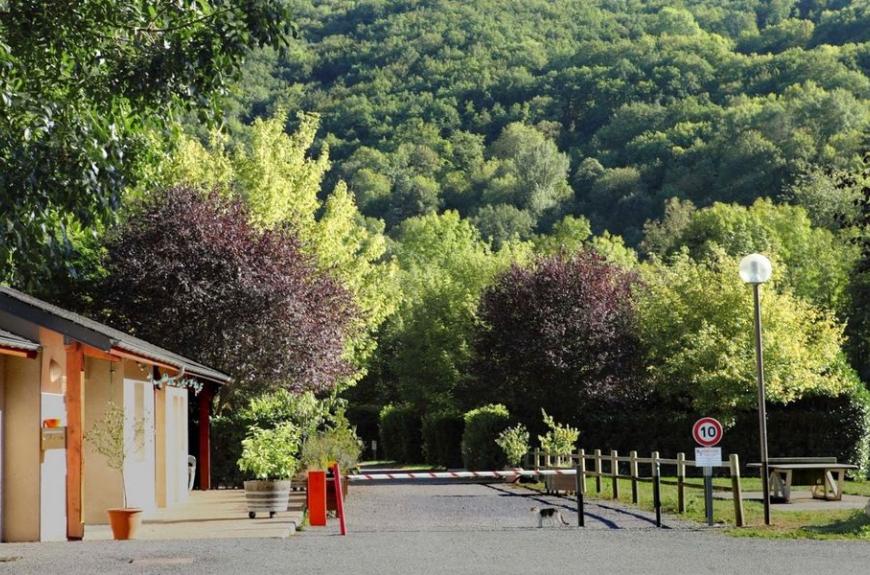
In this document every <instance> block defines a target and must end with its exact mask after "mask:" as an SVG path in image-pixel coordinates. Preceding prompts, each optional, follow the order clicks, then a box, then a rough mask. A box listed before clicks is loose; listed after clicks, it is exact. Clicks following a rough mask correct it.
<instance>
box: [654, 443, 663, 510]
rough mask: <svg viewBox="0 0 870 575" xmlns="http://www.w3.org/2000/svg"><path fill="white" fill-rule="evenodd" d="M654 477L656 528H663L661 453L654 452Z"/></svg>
mask: <svg viewBox="0 0 870 575" xmlns="http://www.w3.org/2000/svg"><path fill="white" fill-rule="evenodd" d="M652 476H653V506H654V507H655V510H656V527H661V526H662V478H661V462H660V461H659V452H658V451H653V452H652Z"/></svg>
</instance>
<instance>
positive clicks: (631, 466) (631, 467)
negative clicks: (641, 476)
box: [628, 451, 639, 505]
mask: <svg viewBox="0 0 870 575" xmlns="http://www.w3.org/2000/svg"><path fill="white" fill-rule="evenodd" d="M628 457H629V458H630V459H631V461H629V462H628V472H629V474H630V475H631V502H632V503H634V504H635V505H637V504H638V502H639V498H638V495H637V477H638V473H637V451H629V452H628Z"/></svg>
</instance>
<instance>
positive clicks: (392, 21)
mask: <svg viewBox="0 0 870 575" xmlns="http://www.w3.org/2000/svg"><path fill="white" fill-rule="evenodd" d="M293 11H294V14H295V19H296V25H297V27H298V29H297V34H296V38H295V40H294V41H293V42H292V43H291V47H290V48H289V49H288V50H287V51H286V52H283V53H280V54H279V53H278V52H277V51H275V50H273V49H270V48H267V49H265V50H261V51H258V52H257V53H256V54H255V56H254V57H253V58H252V59H250V60H249V62H248V64H247V66H246V68H245V70H244V79H243V81H242V82H241V84H240V87H239V89H238V91H237V92H236V95H235V97H234V98H233V101H232V103H231V105H230V106H229V116H230V119H229V123H230V126H231V127H232V128H234V129H235V130H236V132H238V131H240V130H241V125H242V124H247V123H250V121H251V120H252V119H253V118H255V117H257V116H262V115H269V114H270V113H271V112H272V111H273V110H275V109H276V108H282V107H283V108H286V109H289V110H293V111H295V110H305V111H308V112H318V113H320V114H321V115H322V125H321V131H320V133H319V136H320V138H319V142H320V144H321V145H328V146H329V149H330V157H331V159H332V161H333V168H332V170H331V172H330V175H329V178H330V179H331V180H333V181H335V180H337V179H338V178H343V179H345V180H346V181H347V182H348V184H349V186H350V189H351V191H352V192H353V193H354V194H355V196H356V198H357V201H358V203H359V205H360V208H361V210H362V211H363V213H364V214H366V215H369V216H374V217H378V218H382V219H384V220H385V221H386V223H387V226H388V229H390V228H394V227H395V226H396V225H397V224H399V223H400V222H401V221H403V220H404V219H407V218H409V217H412V216H416V215H420V214H424V213H429V212H436V211H441V210H445V209H456V210H458V211H459V212H460V214H462V215H463V216H466V217H469V218H472V219H473V221H474V222H475V223H476V225H477V226H478V228H479V229H480V230H481V231H482V232H483V233H484V235H485V236H488V237H490V238H492V239H493V240H494V241H495V242H496V243H497V244H498V243H499V242H501V241H504V240H505V239H507V238H508V237H510V236H514V235H516V236H518V237H519V238H521V239H525V238H528V237H530V236H531V235H532V234H533V233H534V232H546V231H548V230H549V229H550V228H551V226H552V225H553V223H554V222H556V221H558V220H560V219H561V218H562V217H563V216H564V215H566V214H575V215H581V214H582V215H585V216H586V217H588V218H589V219H590V221H591V223H592V227H593V231H594V232H596V233H600V232H602V231H603V230H608V231H610V232H611V233H616V234H620V235H623V236H624V237H625V239H626V240H627V241H628V243H629V244H632V245H635V244H637V243H638V242H639V241H640V240H641V239H642V229H643V225H644V222H645V221H646V220H647V219H650V218H657V217H659V216H661V215H662V213H663V209H664V201H665V199H666V198H670V197H679V198H683V199H689V200H691V201H692V202H694V203H695V205H697V206H705V205H708V204H710V203H712V202H713V201H723V202H738V203H742V204H749V203H751V202H752V201H753V200H754V199H755V198H758V197H772V198H779V199H787V200H794V199H797V200H798V201H799V202H803V203H806V204H808V205H812V203H813V202H817V203H818V202H819V201H820V198H819V197H818V195H819V194H820V193H826V191H827V193H830V194H836V192H835V191H832V188H833V186H832V185H831V177H832V174H835V173H836V172H837V171H838V170H847V171H848V170H854V169H855V166H856V164H857V162H858V160H859V158H860V150H861V147H862V133H865V132H866V129H867V125H868V119H870V105H868V95H870V78H868V73H870V3H868V2H867V1H866V0H858V1H855V2H849V1H845V0H817V1H813V0H801V1H798V2H789V1H785V0H739V1H734V0H686V1H682V2H681V1H674V0H668V1H653V2H647V1H640V0H626V1H617V0H598V1H586V0H583V1H579V0H524V1H523V2H513V1H511V2H505V1H498V0H419V1H414V0H411V1H407V0H363V1H344V0H326V1H319V2H301V1H299V0H296V1H295V2H294V4H293ZM292 127H293V126H291V128H292ZM822 200H830V201H833V200H834V198H833V197H826V198H822Z"/></svg>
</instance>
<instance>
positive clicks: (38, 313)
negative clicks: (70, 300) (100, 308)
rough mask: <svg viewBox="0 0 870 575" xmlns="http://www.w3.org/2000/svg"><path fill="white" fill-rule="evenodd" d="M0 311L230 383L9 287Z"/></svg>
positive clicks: (0, 293)
mask: <svg viewBox="0 0 870 575" xmlns="http://www.w3.org/2000/svg"><path fill="white" fill-rule="evenodd" d="M0 310H3V311H6V312H8V313H10V314H12V315H14V316H17V317H20V318H22V319H25V320H28V321H31V322H33V323H35V324H37V325H41V326H43V327H46V328H48V329H51V330H54V331H56V332H58V333H62V334H64V335H65V336H67V337H69V338H71V339H74V340H76V341H80V342H82V343H86V344H88V345H90V346H93V347H95V348H97V349H99V350H102V351H105V352H110V351H111V350H112V349H113V348H116V349H120V350H122V351H126V352H127V353H131V354H134V355H137V356H140V357H142V358H144V359H151V360H154V361H156V362H160V363H165V364H167V365H170V366H172V367H175V368H177V369H179V370H180V369H182V368H184V370H185V373H187V374H189V375H191V376H194V377H200V378H203V379H208V380H210V381H213V382H215V383H228V382H229V381H230V376H228V375H227V374H225V373H223V372H220V371H218V370H216V369H213V368H211V367H208V366H206V365H203V364H201V363H199V362H197V361H194V360H192V359H189V358H186V357H184V356H182V355H178V354H177V353H174V352H172V351H169V350H168V349H164V348H162V347H159V346H156V345H154V344H152V343H148V342H147V341H145V340H142V339H139V338H138V337H134V336H132V335H129V334H126V333H124V332H122V331H119V330H117V329H115V328H112V327H109V326H107V325H105V324H102V323H99V322H97V321H94V320H92V319H90V318H87V317H85V316H82V315H79V314H77V313H73V312H71V311H69V310H66V309H63V308H60V307H57V306H56V305H52V304H50V303H48V302H45V301H42V300H40V299H37V298H35V297H32V296H29V295H27V294H25V293H23V292H20V291H18V290H15V289H12V288H9V287H2V286H0Z"/></svg>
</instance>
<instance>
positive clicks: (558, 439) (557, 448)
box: [538, 409, 580, 491]
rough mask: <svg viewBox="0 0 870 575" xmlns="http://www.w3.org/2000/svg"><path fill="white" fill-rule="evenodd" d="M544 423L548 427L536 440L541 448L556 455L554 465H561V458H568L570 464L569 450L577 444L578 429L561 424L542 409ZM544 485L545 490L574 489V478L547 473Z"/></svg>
mask: <svg viewBox="0 0 870 575" xmlns="http://www.w3.org/2000/svg"><path fill="white" fill-rule="evenodd" d="M541 413H543V414H544V424H546V426H547V427H549V428H550V431H548V432H547V433H546V434H544V435H539V436H538V441H540V442H541V450H542V451H543V452H544V453H545V454H547V455H550V456H555V457H556V466H557V467H558V466H561V465H562V458H563V457H567V458H568V464H569V465H570V464H571V452H572V451H573V450H574V446H575V445H576V444H577V439H578V438H579V437H580V430H579V429H577V428H574V427H571V426H570V425H561V424H559V423H556V421H555V420H554V419H553V418H552V417H551V416H549V415H547V412H546V411H544V410H543V409H542V410H541ZM544 485H545V486H546V488H547V491H574V489H576V480H575V479H574V477H573V476H571V475H547V476H546V478H545V480H544Z"/></svg>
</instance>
